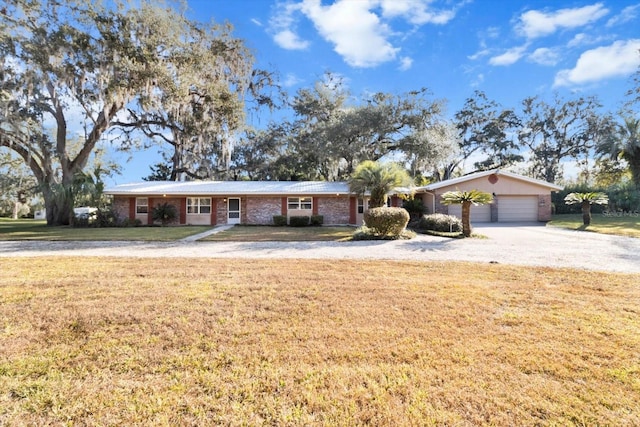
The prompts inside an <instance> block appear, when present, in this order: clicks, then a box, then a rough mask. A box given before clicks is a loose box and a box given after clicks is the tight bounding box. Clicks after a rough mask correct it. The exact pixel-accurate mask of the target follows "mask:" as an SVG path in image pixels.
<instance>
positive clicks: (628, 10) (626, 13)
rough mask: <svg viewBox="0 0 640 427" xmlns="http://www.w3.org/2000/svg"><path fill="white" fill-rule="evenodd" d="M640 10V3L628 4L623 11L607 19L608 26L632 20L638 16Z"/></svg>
mask: <svg viewBox="0 0 640 427" xmlns="http://www.w3.org/2000/svg"><path fill="white" fill-rule="evenodd" d="M638 12H640V4H636V5H633V6H627V7H625V8H624V9H622V11H621V12H620V13H619V14H618V15H616V16H614V17H612V18H611V19H609V20H608V21H607V27H613V26H616V25H620V24H624V23H626V22H631V21H633V20H634V19H636V18H637V17H638Z"/></svg>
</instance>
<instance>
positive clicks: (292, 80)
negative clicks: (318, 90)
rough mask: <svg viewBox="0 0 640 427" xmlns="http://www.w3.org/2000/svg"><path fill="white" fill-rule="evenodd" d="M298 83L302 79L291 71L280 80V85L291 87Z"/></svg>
mask: <svg viewBox="0 0 640 427" xmlns="http://www.w3.org/2000/svg"><path fill="white" fill-rule="evenodd" d="M299 83H302V80H301V79H299V78H298V76H296V75H295V74H292V73H288V74H287V75H286V76H285V78H284V81H283V82H282V85H283V86H284V87H292V86H295V85H297V84H299Z"/></svg>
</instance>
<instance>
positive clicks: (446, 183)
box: [416, 169, 563, 191]
mask: <svg viewBox="0 0 640 427" xmlns="http://www.w3.org/2000/svg"><path fill="white" fill-rule="evenodd" d="M493 174H496V175H504V176H507V177H509V178H513V179H517V180H520V181H524V182H528V183H530V184H534V185H539V186H541V187H545V188H548V189H549V190H555V191H558V190H562V188H563V187H561V186H559V185H555V184H551V183H550V182H547V181H542V180H540V179H535V178H529V177H528V176H524V175H519V174H517V173H513V172H508V171H505V170H501V169H492V170H488V171H482V172H475V173H471V174H469V175H465V176H461V177H459V178H453V179H448V180H446V181H440V182H434V183H433V184H428V185H425V186H423V187H418V188H416V191H421V190H422V191H432V190H437V189H439V188H442V187H450V186H452V185H456V184H460V183H463V182H467V181H471V180H473V179H477V178H482V177H484V176H489V175H493Z"/></svg>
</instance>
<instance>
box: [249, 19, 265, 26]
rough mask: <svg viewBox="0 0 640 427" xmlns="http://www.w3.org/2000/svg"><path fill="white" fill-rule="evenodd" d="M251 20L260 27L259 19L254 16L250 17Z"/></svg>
mask: <svg viewBox="0 0 640 427" xmlns="http://www.w3.org/2000/svg"><path fill="white" fill-rule="evenodd" d="M251 22H253V23H254V24H255V25H257V26H258V27H262V22H260V20H259V19H256V18H251Z"/></svg>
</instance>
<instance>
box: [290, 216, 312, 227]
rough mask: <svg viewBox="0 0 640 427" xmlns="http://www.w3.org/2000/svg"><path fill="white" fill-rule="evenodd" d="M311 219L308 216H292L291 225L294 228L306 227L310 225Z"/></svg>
mask: <svg viewBox="0 0 640 427" xmlns="http://www.w3.org/2000/svg"><path fill="white" fill-rule="evenodd" d="M309 221H310V218H309V217H308V216H292V217H290V218H289V225H290V226H292V227H306V226H307V225H309Z"/></svg>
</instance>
